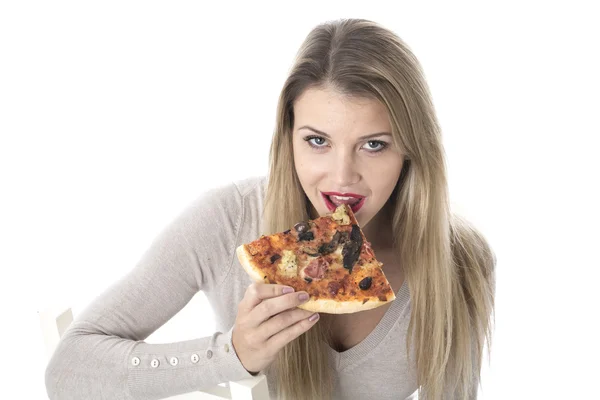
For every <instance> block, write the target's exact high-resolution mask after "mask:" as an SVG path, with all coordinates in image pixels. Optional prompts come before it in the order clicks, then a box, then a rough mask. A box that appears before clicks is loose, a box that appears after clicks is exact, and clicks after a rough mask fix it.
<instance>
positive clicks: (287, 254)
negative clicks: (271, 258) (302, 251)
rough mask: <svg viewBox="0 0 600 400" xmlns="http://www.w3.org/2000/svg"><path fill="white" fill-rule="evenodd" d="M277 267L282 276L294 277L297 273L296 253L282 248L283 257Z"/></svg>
mask: <svg viewBox="0 0 600 400" xmlns="http://www.w3.org/2000/svg"><path fill="white" fill-rule="evenodd" d="M277 267H278V268H279V272H280V273H281V275H283V276H290V277H295V276H297V275H298V261H297V259H296V255H295V254H294V252H293V251H290V250H284V251H283V258H282V259H281V262H280V263H279V265H278V266H277Z"/></svg>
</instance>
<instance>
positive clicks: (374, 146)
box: [363, 140, 387, 153]
mask: <svg viewBox="0 0 600 400" xmlns="http://www.w3.org/2000/svg"><path fill="white" fill-rule="evenodd" d="M386 147H387V143H386V142H382V141H381V140H369V141H368V142H367V143H365V145H364V146H363V148H364V149H365V150H367V151H369V152H371V153H377V152H380V151H382V150H383V149H385V148H386Z"/></svg>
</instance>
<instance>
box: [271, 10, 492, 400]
mask: <svg viewBox="0 0 600 400" xmlns="http://www.w3.org/2000/svg"><path fill="white" fill-rule="evenodd" d="M325 87H329V88H334V89H335V90H337V91H338V92H340V93H342V94H344V95H347V96H352V97H357V98H371V99H376V100H378V101H380V102H381V103H382V104H383V105H384V106H385V107H386V108H387V110H388V114H389V118H390V123H391V125H392V134H393V136H394V141H395V143H396V144H397V145H398V146H400V148H401V149H403V151H404V153H405V155H406V157H407V160H406V161H405V164H404V166H403V169H402V173H401V176H400V179H399V181H398V184H397V187H396V189H395V191H394V193H393V194H392V197H391V198H390V200H389V202H390V203H391V204H390V206H391V207H392V209H393V221H392V228H393V232H394V243H395V245H396V251H397V257H398V261H399V264H400V265H402V266H403V268H404V275H405V279H406V280H407V283H408V287H409V291H410V295H411V319H410V324H409V332H408V340H407V342H406V349H407V354H408V355H409V356H411V355H414V357H415V361H416V363H415V365H416V372H417V381H418V385H419V395H420V396H423V397H426V398H427V399H429V400H435V399H440V398H442V395H443V394H447V393H453V396H454V397H453V398H455V397H456V398H467V397H470V396H472V395H473V394H472V393H470V390H472V388H473V387H474V386H475V387H476V385H474V384H475V383H476V382H478V381H479V372H480V367H481V360H482V353H483V347H484V343H485V340H486V339H487V341H488V345H489V344H490V342H491V330H492V323H491V321H492V315H493V309H494V276H493V272H494V271H493V270H494V265H495V258H494V255H493V253H492V251H491V250H490V248H489V246H488V244H487V242H486V240H485V239H484V238H483V236H482V235H481V234H480V233H479V232H478V231H477V230H475V229H474V228H473V227H472V226H471V225H470V224H469V223H468V222H466V221H465V220H464V219H462V218H460V217H458V216H456V215H452V214H451V212H450V207H449V202H448V190H447V180H446V166H445V156H444V150H443V146H442V141H441V134H440V128H439V126H438V122H437V117H436V115H435V110H434V106H433V104H432V101H431V96H430V93H429V89H428V86H427V84H426V82H425V78H424V74H423V72H422V69H421V66H420V64H419V62H418V60H417V59H416V57H415V56H414V54H413V53H412V52H411V50H410V49H409V48H408V46H407V45H406V44H405V43H404V42H403V41H402V40H401V39H400V38H399V37H397V36H396V35H395V34H394V33H392V32H390V31H389V30H387V29H385V28H384V27H382V26H380V25H378V24H376V23H374V22H371V21H367V20H361V19H346V20H337V21H333V22H328V23H324V24H321V25H318V26H317V27H315V28H314V29H313V30H312V31H311V32H310V33H309V34H308V36H307V38H306V39H305V41H304V43H303V44H302V46H301V47H300V49H299V51H298V54H297V57H296V60H295V63H294V65H293V67H292V69H291V71H290V74H289V76H288V78H287V80H286V82H285V84H284V87H283V89H282V92H281V95H280V98H279V104H278V107H277V124H276V129H275V132H274V136H273V141H272V145H271V149H270V167H269V168H270V169H269V176H268V185H267V192H266V198H265V205H264V207H265V208H264V216H263V224H264V225H263V232H264V233H265V234H269V233H274V232H278V231H283V230H285V229H288V228H289V227H290V226H292V225H293V224H294V223H296V222H298V221H302V220H305V219H307V218H309V217H310V211H309V202H308V199H307V197H306V196H305V194H304V192H303V190H302V187H301V185H300V182H299V180H298V176H297V174H296V171H295V169H294V164H293V151H292V129H293V126H294V112H293V104H294V101H295V100H296V99H297V98H298V97H299V96H300V95H301V94H302V93H303V92H304V91H305V90H306V89H308V88H325ZM282 199H285V201H282ZM327 339H328V338H327V336H326V333H325V328H324V327H322V326H320V324H319V323H318V324H316V325H315V327H314V328H313V329H311V330H310V331H309V332H307V333H306V334H304V335H302V336H301V337H300V338H298V339H296V340H295V341H293V342H291V343H290V344H288V345H287V346H286V347H285V348H284V349H283V350H282V351H281V352H280V354H279V357H278V360H277V362H276V363H275V364H274V366H273V367H274V368H275V370H274V372H275V373H276V374H277V381H278V390H279V396H280V398H284V399H294V400H295V399H328V398H330V397H331V390H332V379H331V371H330V366H329V363H328V359H327V354H328V353H327V352H326V351H321V350H324V349H323V347H321V346H324V343H325V342H326V340H327ZM488 347H489V346H488ZM411 349H412V351H411Z"/></svg>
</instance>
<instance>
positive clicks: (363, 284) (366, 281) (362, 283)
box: [358, 276, 373, 290]
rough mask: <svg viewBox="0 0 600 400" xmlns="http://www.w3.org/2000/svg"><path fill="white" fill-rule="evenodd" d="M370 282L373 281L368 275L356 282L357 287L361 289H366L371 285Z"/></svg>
mask: <svg viewBox="0 0 600 400" xmlns="http://www.w3.org/2000/svg"><path fill="white" fill-rule="evenodd" d="M372 282H373V278H371V277H370V276H368V277H366V278H365V279H363V280H362V281H360V283H359V284H358V287H359V288H361V289H362V290H367V289H369V288H370V287H371V283H372Z"/></svg>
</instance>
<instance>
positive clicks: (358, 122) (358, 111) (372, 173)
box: [293, 89, 404, 227]
mask: <svg viewBox="0 0 600 400" xmlns="http://www.w3.org/2000/svg"><path fill="white" fill-rule="evenodd" d="M391 132H392V128H391V125H390V122H389V118H388V114H387V110H386V108H385V107H384V106H383V104H381V103H380V102H379V101H376V100H372V99H356V98H352V99H350V98H348V97H345V96H343V95H341V94H339V93H337V92H335V91H333V90H331V89H309V90H307V91H305V92H304V93H303V94H302V95H301V96H300V97H299V98H298V99H297V100H296V102H295V103H294V127H293V149H294V164H295V167H296V171H297V173H298V177H299V179H300V183H301V184H302V188H303V189H304V192H305V193H306V195H307V196H308V199H309V200H310V202H311V203H312V205H313V207H314V208H315V209H316V211H317V212H318V213H319V215H325V214H326V213H328V212H330V211H332V210H333V209H335V207H336V206H337V205H340V204H342V203H346V204H349V205H351V207H352V210H353V211H354V213H355V214H356V219H357V220H358V223H359V224H360V226H361V227H364V226H366V225H367V223H368V222H369V221H371V219H372V218H373V217H374V216H375V215H376V214H377V213H378V212H379V210H381V209H382V207H383V206H384V205H385V203H386V202H387V200H388V199H389V197H390V195H391V193H392V191H393V190H394V187H395V186H396V183H397V182H398V178H399V177H400V171H401V170H402V164H403V161H404V157H403V155H402V153H401V152H400V150H399V149H398V148H396V147H395V146H394V145H393V143H392V136H391Z"/></svg>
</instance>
